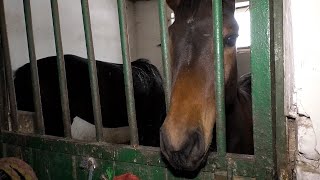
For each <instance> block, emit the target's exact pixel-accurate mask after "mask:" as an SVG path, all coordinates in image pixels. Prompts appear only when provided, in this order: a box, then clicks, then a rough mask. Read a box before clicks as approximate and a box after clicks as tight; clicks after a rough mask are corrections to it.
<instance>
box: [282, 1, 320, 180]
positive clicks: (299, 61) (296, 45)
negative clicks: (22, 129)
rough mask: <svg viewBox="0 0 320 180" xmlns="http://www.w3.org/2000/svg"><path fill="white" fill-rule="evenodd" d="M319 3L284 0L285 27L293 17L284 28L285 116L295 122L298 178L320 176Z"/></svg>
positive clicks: (319, 177)
mask: <svg viewBox="0 0 320 180" xmlns="http://www.w3.org/2000/svg"><path fill="white" fill-rule="evenodd" d="M319 6H320V1H319V0H305V1H300V0H291V1H290V0H287V1H285V9H286V12H285V25H286V28H289V29H290V28H291V27H290V23H289V22H288V19H287V18H289V20H290V18H292V29H290V30H286V31H285V32H287V33H289V36H287V37H288V38H289V39H290V38H292V41H291V42H290V41H288V40H286V39H285V41H286V46H287V52H288V51H291V52H292V54H291V55H289V56H287V58H286V61H287V62H286V68H287V71H286V78H287V82H292V84H291V86H289V87H288V89H287V91H289V92H290V94H289V95H288V96H289V97H287V98H286V99H287V100H288V101H290V102H291V103H290V104H289V105H287V108H289V111H288V116H291V117H294V118H296V123H297V147H298V152H297V153H296V155H297V156H296V158H297V161H296V165H297V166H296V169H295V170H296V173H297V179H320V112H319V102H320V95H319V92H320V54H319V50H320V49H319V46H318V42H319V41H320V37H319V36H318V34H319V32H320V22H319V17H320V11H319V9H318V8H319ZM290 31H291V32H290ZM290 33H291V35H292V37H290ZM290 48H291V50H290ZM288 57H289V58H292V59H288ZM289 85H290V84H289ZM290 95H291V96H290Z"/></svg>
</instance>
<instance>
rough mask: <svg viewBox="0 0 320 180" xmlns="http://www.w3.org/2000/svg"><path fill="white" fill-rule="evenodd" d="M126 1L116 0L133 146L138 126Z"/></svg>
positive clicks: (135, 143)
mask: <svg viewBox="0 0 320 180" xmlns="http://www.w3.org/2000/svg"><path fill="white" fill-rule="evenodd" d="M125 8H126V1H124V0H118V14H119V27H120V36H121V48H122V59H123V74H124V79H125V81H124V84H125V92H126V100H127V113H128V122H129V127H130V143H131V145H133V146H137V145H139V139H138V128H137V121H136V109H135V103H134V92H133V83H132V69H131V63H130V52H129V43H128V27H127V17H126V12H125Z"/></svg>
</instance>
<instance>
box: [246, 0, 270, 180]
mask: <svg viewBox="0 0 320 180" xmlns="http://www.w3.org/2000/svg"><path fill="white" fill-rule="evenodd" d="M270 8H271V6H270V1H269V0H251V9H250V11H251V13H250V14H251V37H252V38H251V39H252V41H251V71H252V104H253V106H252V111H253V132H254V145H255V146H254V154H255V160H256V168H257V169H256V170H257V171H256V172H257V177H258V178H259V179H268V178H267V176H268V174H267V172H270V170H269V171H268V169H273V168H274V141H273V138H274V130H273V128H274V126H273V118H274V111H273V108H272V107H273V101H274V95H273V93H274V87H273V85H272V84H273V83H272V81H273V80H272V78H273V67H272V66H273V65H274V59H273V58H272V55H271V54H272V52H271V49H272V48H273V47H272V39H273V37H272V36H273V35H272V33H273V31H272V28H273V27H272V25H271V22H272V20H271V19H272V17H271V9H270Z"/></svg>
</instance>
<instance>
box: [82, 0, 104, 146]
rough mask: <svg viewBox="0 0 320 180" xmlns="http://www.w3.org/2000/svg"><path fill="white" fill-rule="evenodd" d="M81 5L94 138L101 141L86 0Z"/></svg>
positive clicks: (99, 109)
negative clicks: (94, 128)
mask: <svg viewBox="0 0 320 180" xmlns="http://www.w3.org/2000/svg"><path fill="white" fill-rule="evenodd" d="M81 7H82V16H83V25H84V33H85V38H86V47H87V56H88V60H89V61H88V65H89V78H90V87H91V96H92V105H93V115H94V123H95V127H96V138H97V141H102V138H103V131H102V115H101V105H100V94H99V85H98V77H97V67H96V60H95V55H94V48H93V40H92V31H91V22H90V12H89V4H88V0H81Z"/></svg>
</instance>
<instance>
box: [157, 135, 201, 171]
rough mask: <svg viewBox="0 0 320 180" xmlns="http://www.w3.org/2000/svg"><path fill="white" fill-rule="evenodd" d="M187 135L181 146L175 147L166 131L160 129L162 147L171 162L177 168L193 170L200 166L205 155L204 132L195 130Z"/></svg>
mask: <svg viewBox="0 0 320 180" xmlns="http://www.w3.org/2000/svg"><path fill="white" fill-rule="evenodd" d="M186 137H187V138H185V139H184V140H183V141H184V142H182V143H181V145H180V146H179V147H176V148H173V147H174V145H172V144H170V141H169V139H168V137H167V136H166V133H164V131H163V130H161V131H160V141H161V142H160V148H161V151H162V153H163V155H164V156H165V157H166V158H167V160H168V161H169V163H170V164H171V165H172V166H173V167H175V168H176V169H186V170H193V169H194V168H197V167H198V166H199V163H200V162H201V161H202V159H203V157H204V155H205V142H204V137H203V134H202V133H201V132H200V131H199V130H196V131H193V132H192V133H189V134H186Z"/></svg>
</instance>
